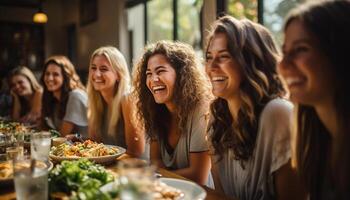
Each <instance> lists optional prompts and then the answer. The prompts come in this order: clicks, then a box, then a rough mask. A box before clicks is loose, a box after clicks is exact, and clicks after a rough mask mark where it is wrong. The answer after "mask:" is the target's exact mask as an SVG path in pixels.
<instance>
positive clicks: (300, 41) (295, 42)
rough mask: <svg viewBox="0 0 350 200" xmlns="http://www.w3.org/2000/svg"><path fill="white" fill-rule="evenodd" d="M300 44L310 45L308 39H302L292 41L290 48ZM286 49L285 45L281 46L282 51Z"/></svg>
mask: <svg viewBox="0 0 350 200" xmlns="http://www.w3.org/2000/svg"><path fill="white" fill-rule="evenodd" d="M300 43H307V44H312V42H311V40H310V39H308V38H302V39H298V40H296V41H293V42H292V46H293V45H297V44H300ZM285 48H286V44H283V45H282V49H283V50H284V49H285Z"/></svg>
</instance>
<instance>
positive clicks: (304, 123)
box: [278, 1, 350, 200]
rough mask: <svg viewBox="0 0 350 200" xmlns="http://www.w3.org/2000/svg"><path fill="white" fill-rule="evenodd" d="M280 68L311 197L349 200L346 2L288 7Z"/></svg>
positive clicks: (349, 9)
mask: <svg viewBox="0 0 350 200" xmlns="http://www.w3.org/2000/svg"><path fill="white" fill-rule="evenodd" d="M284 33H285V39H284V44H283V53H284V56H283V60H282V62H281V63H280V65H279V68H278V69H279V72H280V73H281V75H282V76H283V77H284V79H285V80H286V83H287V84H288V88H289V90H290V93H291V99H292V101H293V102H295V104H296V109H295V110H296V112H295V113H296V121H295V122H296V127H295V129H294V130H295V131H296V134H295V136H296V137H295V145H296V146H295V147H296V148H295V151H294V156H295V157H294V158H295V159H293V161H295V163H293V164H296V168H297V170H298V173H299V174H300V175H301V177H302V180H303V182H304V185H305V186H306V190H307V192H308V195H309V197H310V199H311V200H313V199H321V200H322V199H350V190H349V189H350V146H349V141H350V134H349V130H350V104H349V103H350V90H349V89H350V87H349V85H350V79H349V73H347V71H348V68H349V65H350V64H349V63H350V61H349V52H350V39H349V38H350V2H349V1H324V2H321V3H320V2H317V3H310V4H303V5H301V6H299V7H297V8H296V9H294V10H292V11H291V13H290V14H289V17H288V18H287V21H286V23H285V27H284Z"/></svg>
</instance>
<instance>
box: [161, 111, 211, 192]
mask: <svg viewBox="0 0 350 200" xmlns="http://www.w3.org/2000/svg"><path fill="white" fill-rule="evenodd" d="M206 115H207V110H206V108H205V107H199V108H197V109H196V110H195V111H194V112H193V113H190V114H189V118H188V121H187V126H186V127H187V129H186V130H185V132H184V133H182V135H181V136H180V138H179V141H178V143H177V145H176V147H175V148H174V151H173V152H172V154H169V153H168V151H167V149H166V147H165V144H164V142H159V145H160V153H161V157H162V161H163V163H164V165H165V166H166V167H167V168H170V169H172V170H176V169H182V168H186V167H189V165H190V153H196V152H203V151H209V147H208V141H207V139H206V129H207V120H206ZM207 186H209V187H213V182H212V177H211V174H210V175H209V177H208V183H207Z"/></svg>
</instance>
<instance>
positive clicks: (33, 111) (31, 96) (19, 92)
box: [8, 66, 43, 125]
mask: <svg viewBox="0 0 350 200" xmlns="http://www.w3.org/2000/svg"><path fill="white" fill-rule="evenodd" d="M8 80H9V85H10V88H11V95H12V97H13V101H14V102H13V107H12V114H11V117H12V119H13V120H16V121H20V122H24V123H30V124H34V125H38V123H39V122H38V120H39V119H40V116H41V98H42V94H43V88H42V87H41V85H40V84H39V83H38V81H37V80H36V78H35V76H34V74H33V72H32V71H31V70H30V69H28V68H27V67H24V66H21V67H17V68H15V69H13V70H11V72H10V74H9V78H8ZM39 121H40V120H39Z"/></svg>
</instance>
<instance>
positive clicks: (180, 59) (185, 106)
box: [133, 41, 211, 140]
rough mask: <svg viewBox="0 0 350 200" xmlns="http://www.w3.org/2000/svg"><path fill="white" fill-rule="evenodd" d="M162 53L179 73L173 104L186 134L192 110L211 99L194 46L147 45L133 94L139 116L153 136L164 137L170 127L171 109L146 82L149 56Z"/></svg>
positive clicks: (134, 74) (208, 85) (137, 73)
mask: <svg viewBox="0 0 350 200" xmlns="http://www.w3.org/2000/svg"><path fill="white" fill-rule="evenodd" d="M158 54H160V55H163V56H165V58H166V59H167V61H168V62H169V63H170V65H171V67H173V68H174V70H175V72H176V80H175V88H174V94H173V103H174V104H175V105H176V115H177V118H178V120H179V130H180V133H182V134H185V132H184V131H185V130H186V123H187V120H188V115H189V113H191V112H193V111H194V109H195V108H196V107H197V106H198V105H199V104H200V103H201V102H202V101H203V102H205V101H209V100H210V98H211V96H210V94H209V92H210V84H209V82H208V79H207V78H206V76H205V74H204V69H203V68H201V66H200V65H199V62H198V60H197V59H196V55H195V52H194V50H193V48H192V47H191V46H189V45H187V44H184V43H181V42H171V41H159V42H156V43H154V44H149V45H148V46H146V47H145V50H144V53H143V55H142V57H141V59H140V60H139V62H138V63H137V65H136V66H135V69H134V72H133V76H134V80H133V83H134V87H135V88H134V92H133V93H134V95H135V97H136V98H137V108H138V112H137V116H138V118H139V119H140V121H141V122H142V123H143V125H144V127H145V130H146V133H147V135H148V137H149V138H151V139H160V140H164V139H165V138H167V134H166V133H168V131H169V126H170V112H169V111H168V109H167V108H166V106H165V105H164V104H157V103H156V102H155V100H154V97H153V95H152V93H151V91H150V90H149V89H148V88H147V85H146V70H147V65H148V61H149V59H150V58H151V57H152V56H154V55H158Z"/></svg>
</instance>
